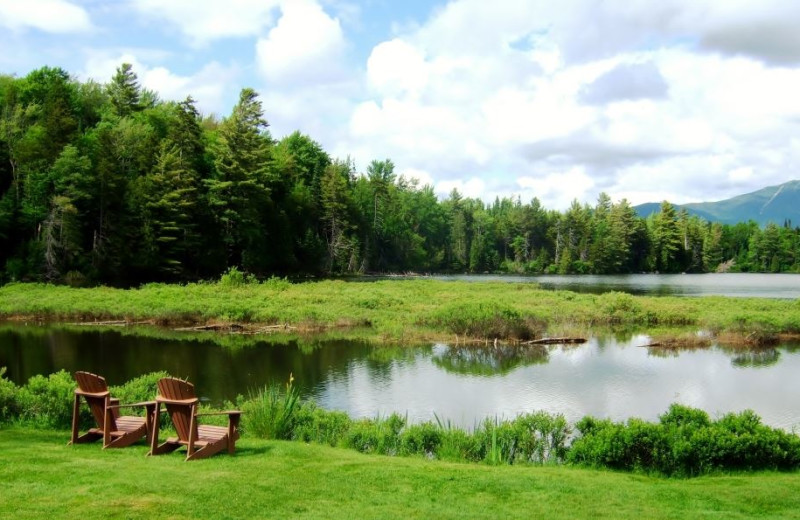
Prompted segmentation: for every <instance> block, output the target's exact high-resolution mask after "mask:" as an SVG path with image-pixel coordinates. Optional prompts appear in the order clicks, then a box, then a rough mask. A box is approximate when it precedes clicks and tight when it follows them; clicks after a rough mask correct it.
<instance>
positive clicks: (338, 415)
mask: <svg viewBox="0 0 800 520" xmlns="http://www.w3.org/2000/svg"><path fill="white" fill-rule="evenodd" d="M352 423H353V421H352V419H350V417H349V416H348V415H347V414H346V413H344V412H339V411H328V410H324V409H322V408H319V407H318V406H317V405H316V404H315V403H314V402H313V401H304V402H302V404H301V405H300V407H299V408H298V410H297V413H296V415H295V424H294V431H293V432H292V439H294V440H299V441H304V442H316V443H319V444H327V445H329V446H338V445H339V444H341V443H343V441H344V437H345V435H346V434H347V432H348V430H349V429H350V427H351V425H352Z"/></svg>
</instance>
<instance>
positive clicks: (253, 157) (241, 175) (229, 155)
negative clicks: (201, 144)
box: [206, 88, 271, 267]
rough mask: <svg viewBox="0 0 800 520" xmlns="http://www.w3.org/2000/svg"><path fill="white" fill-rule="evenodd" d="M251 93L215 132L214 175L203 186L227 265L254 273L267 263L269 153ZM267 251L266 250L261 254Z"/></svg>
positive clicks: (246, 92)
mask: <svg viewBox="0 0 800 520" xmlns="http://www.w3.org/2000/svg"><path fill="white" fill-rule="evenodd" d="M257 97H258V94H256V92H255V91H254V90H253V89H250V88H245V89H243V90H242V91H241V93H240V95H239V102H238V103H237V105H236V106H235V107H234V108H233V113H232V114H231V116H230V117H229V118H227V119H226V120H225V121H223V122H222V124H221V125H220V128H219V142H218V144H217V147H216V150H215V151H216V159H215V166H216V175H215V176H214V177H213V178H212V179H209V180H208V181H206V184H207V186H208V200H209V204H210V205H211V207H212V212H213V214H214V215H215V217H216V219H217V222H218V223H219V224H220V226H221V230H222V240H223V242H224V244H225V246H226V248H227V253H228V254H227V256H228V265H239V266H242V267H256V266H257V265H258V264H263V263H265V262H266V259H265V258H263V256H262V255H259V254H258V253H257V252H256V250H257V249H259V248H264V247H263V246H264V242H265V236H264V235H265V234H266V230H265V229H263V227H262V225H261V218H260V217H261V211H262V209H263V208H264V207H265V205H266V203H267V202H268V199H269V188H268V182H269V168H268V160H269V147H270V145H271V139H270V137H269V134H268V133H267V132H266V128H267V126H268V124H267V121H266V120H265V119H264V114H263V110H262V108H261V102H260V101H258V99H257ZM264 249H266V248H264Z"/></svg>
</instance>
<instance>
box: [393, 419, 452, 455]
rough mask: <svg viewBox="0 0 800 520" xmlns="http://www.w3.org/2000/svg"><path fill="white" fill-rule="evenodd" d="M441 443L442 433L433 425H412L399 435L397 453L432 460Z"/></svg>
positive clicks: (428, 423)
mask: <svg viewBox="0 0 800 520" xmlns="http://www.w3.org/2000/svg"><path fill="white" fill-rule="evenodd" d="M441 443H442V431H441V429H440V428H439V427H438V426H437V425H436V424H435V423H432V422H424V423H420V424H412V425H410V426H408V427H406V428H405V429H404V430H403V432H402V433H401V434H400V440H399V445H400V446H399V453H400V454H401V455H424V456H426V457H428V458H433V457H434V456H435V455H436V452H437V450H438V449H439V446H440V445H441Z"/></svg>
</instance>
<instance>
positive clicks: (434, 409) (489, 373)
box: [0, 324, 800, 429]
mask: <svg viewBox="0 0 800 520" xmlns="http://www.w3.org/2000/svg"><path fill="white" fill-rule="evenodd" d="M123 332H126V331H125V330H102V331H100V330H96V329H92V328H90V327H83V328H80V327H72V328H64V327H59V326H31V325H28V326H25V325H19V324H13V325H4V326H2V327H0V366H7V367H8V372H9V373H8V376H9V377H10V378H11V379H12V380H13V381H15V382H16V383H18V384H20V383H23V382H25V381H27V379H28V378H29V377H31V376H32V375H35V374H50V373H52V372H55V371H57V370H60V369H65V370H67V371H70V372H72V371H75V370H88V371H91V372H96V373H99V374H101V375H104V376H105V377H106V378H107V379H108V381H109V383H111V384H120V383H123V382H125V381H128V380H130V379H132V378H134V377H137V376H139V375H142V374H144V373H147V372H153V371H157V370H165V371H167V372H169V373H170V374H173V375H175V376H179V377H184V378H188V379H189V380H190V381H192V382H194V383H195V385H196V386H197V389H198V391H199V392H200V393H201V394H202V395H203V396H204V397H205V398H207V399H209V400H210V401H212V402H213V403H216V404H219V403H221V402H222V401H223V400H226V399H234V398H235V397H236V396H237V395H240V394H243V395H246V394H247V393H248V392H249V391H250V390H253V389H256V388H259V387H262V386H264V385H265V384H267V383H268V382H270V381H274V382H285V381H286V380H287V379H288V376H289V373H292V374H293V375H294V377H295V384H296V385H298V386H299V388H300V390H301V393H302V395H303V397H306V398H312V399H314V400H315V401H316V402H317V403H318V404H319V405H321V406H322V407H324V408H327V409H336V410H343V411H345V412H347V413H348V414H350V415H351V416H353V417H375V416H377V415H379V414H380V415H385V414H388V413H390V412H399V413H401V414H407V415H408V418H409V420H411V421H424V420H433V419H434V413H435V414H436V415H437V416H438V417H439V418H441V419H449V420H450V421H452V422H453V423H455V424H458V425H461V426H465V427H472V426H474V424H475V423H476V422H477V421H480V420H482V419H483V418H485V417H506V418H509V417H513V416H515V415H517V414H519V413H525V412H530V411H534V410H546V411H549V412H557V413H563V414H564V415H565V416H566V417H567V419H568V420H570V421H571V422H574V421H576V420H578V419H580V418H581V417H583V416H584V415H587V414H591V415H595V416H598V417H608V418H612V419H615V420H624V419H627V418H629V417H632V416H636V417H642V418H645V419H650V420H653V419H656V418H657V417H658V415H659V414H661V413H663V412H664V411H665V410H666V409H667V407H668V406H669V404H670V403H673V402H680V403H684V404H687V405H690V406H694V407H698V408H702V409H704V410H706V411H708V412H709V413H711V414H712V416H715V415H717V414H721V413H725V412H730V411H741V410H743V409H746V408H751V409H753V410H755V412H756V413H758V414H759V415H760V416H761V417H762V418H763V420H764V422H765V423H767V424H770V425H773V426H778V427H781V428H785V429H791V428H794V427H798V426H800V408H798V406H797V401H796V396H797V395H800V378H798V377H797V374H798V373H800V344H783V345H780V346H778V347H776V348H771V349H766V350H761V351H758V352H747V351H744V352H743V351H736V350H731V349H726V348H723V347H721V346H716V345H715V346H713V347H711V348H708V349H703V350H692V351H683V352H676V351H671V350H666V351H665V350H660V349H649V348H642V347H640V346H641V345H643V344H645V343H647V342H648V337H647V336H644V335H631V334H628V335H621V336H598V337H592V338H590V340H589V342H588V343H586V344H584V345H577V346H551V347H509V346H499V347H497V348H495V347H494V346H491V345H489V346H484V345H481V346H471V347H464V346H455V345H445V344H434V345H421V346H409V347H394V348H392V347H375V346H369V345H366V344H363V343H359V342H347V341H331V342H310V343H304V344H299V343H287V344H269V343H266V342H263V341H258V340H257V339H253V340H251V342H250V344H249V345H248V346H240V347H238V348H231V347H225V346H221V345H220V344H218V343H217V342H215V341H212V340H211V339H212V338H214V337H215V336H209V339H207V340H203V339H192V340H180V339H153V338H148V337H142V336H136V335H132V334H127V333H126V334H123ZM209 334H211V333H209ZM223 339H224V338H223Z"/></svg>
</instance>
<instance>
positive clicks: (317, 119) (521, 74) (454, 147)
mask: <svg viewBox="0 0 800 520" xmlns="http://www.w3.org/2000/svg"><path fill="white" fill-rule="evenodd" d="M798 20H800V2H797V1H786V0H757V1H756V0H657V1H651V0H607V1H602V2H601V1H596V0H560V1H558V2H556V1H553V0H492V1H487V0H451V1H449V2H447V1H438V2H437V1H431V2H425V1H421V0H405V1H400V0H227V1H224V2H221V1H211V0H116V1H101V0H0V73H3V74H15V75H17V76H19V77H21V76H24V75H25V74H27V73H28V72H30V71H31V70H34V69H36V68H39V67H42V66H45V65H48V66H58V67H62V68H63V69H65V70H66V71H68V72H69V73H71V74H72V75H73V76H75V77H76V78H78V79H80V80H82V81H85V80H88V79H94V80H96V81H98V82H101V83H106V82H108V81H109V80H110V78H111V76H112V75H113V73H114V70H115V68H116V67H118V66H119V65H120V64H121V63H123V62H128V63H131V64H132V65H133V69H134V72H136V73H137V75H138V77H139V80H140V82H141V84H142V86H144V87H145V88H148V89H151V90H154V91H156V92H157V93H158V94H159V96H160V97H161V99H165V100H182V99H184V98H185V97H186V96H187V95H190V94H191V95H192V97H193V98H195V99H196V100H197V102H198V107H199V109H200V110H201V111H202V112H203V113H204V114H212V113H213V114H216V115H218V116H219V117H225V116H227V115H228V114H229V113H230V111H231V109H232V107H233V106H234V104H235V103H236V101H237V99H238V94H239V91H240V90H241V89H242V88H244V87H252V88H254V89H255V90H256V91H257V92H259V94H260V96H261V97H260V99H261V101H262V103H263V108H264V112H265V116H266V118H267V120H268V121H269V123H270V131H271V133H272V135H273V137H275V138H278V139H279V138H281V137H283V136H285V135H288V134H290V133H292V132H293V131H295V130H299V131H301V132H302V133H304V134H307V135H309V136H310V137H311V138H312V139H314V140H315V141H317V142H319V143H320V144H321V145H322V146H323V147H324V148H325V150H326V151H328V152H329V153H330V154H331V155H332V156H333V157H338V158H345V157H347V156H349V157H351V158H352V159H353V160H354V161H355V164H356V168H357V170H358V171H359V172H363V171H365V170H366V167H367V165H368V164H369V162H370V161H372V160H374V159H378V160H382V159H387V158H388V159H391V160H392V161H393V162H394V163H395V167H396V169H395V171H396V172H397V173H398V174H400V175H404V176H406V177H407V178H416V179H418V180H419V181H420V183H421V184H422V185H424V184H430V185H431V186H433V187H434V189H435V191H436V192H437V194H439V195H440V196H441V197H443V198H444V197H447V195H448V194H449V193H450V192H451V191H452V190H453V189H454V188H456V189H458V190H459V192H461V194H462V195H464V196H468V197H476V198H481V199H483V200H485V201H486V202H491V201H493V200H494V199H495V198H496V197H515V198H516V197H519V198H520V199H521V201H522V202H530V201H531V200H532V199H533V198H534V197H538V198H539V200H540V201H541V202H542V204H543V205H544V206H545V207H547V208H551V209H565V208H567V207H568V206H569V205H570V203H571V202H572V201H573V200H578V201H579V202H581V203H584V202H585V203H589V204H593V203H594V202H595V201H596V200H597V196H598V194H599V193H601V192H606V193H607V194H609V195H610V196H611V198H612V199H613V200H615V201H616V200H620V199H622V198H627V199H628V201H630V202H631V203H633V204H639V203H643V202H658V201H661V200H665V199H666V200H669V201H671V202H673V203H685V202H697V201H712V200H721V199H725V198H729V197H731V196H734V195H738V194H741V193H746V192H750V191H754V190H756V189H759V188H762V187H764V186H770V185H776V184H780V183H783V182H786V181H789V180H794V179H800V171H798V167H799V166H800V31H798V30H797V28H796V25H797V21H798Z"/></svg>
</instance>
